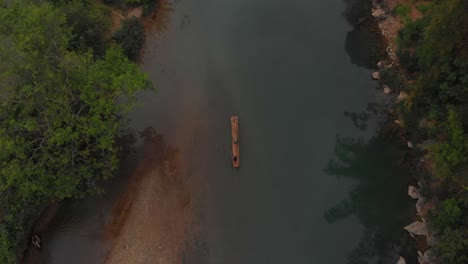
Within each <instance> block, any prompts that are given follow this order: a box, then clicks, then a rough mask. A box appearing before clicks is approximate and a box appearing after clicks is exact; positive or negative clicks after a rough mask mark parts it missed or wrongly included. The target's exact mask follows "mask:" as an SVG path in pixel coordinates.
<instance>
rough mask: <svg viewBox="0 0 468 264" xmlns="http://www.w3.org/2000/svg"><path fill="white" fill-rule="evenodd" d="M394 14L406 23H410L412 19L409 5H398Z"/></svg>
mask: <svg viewBox="0 0 468 264" xmlns="http://www.w3.org/2000/svg"><path fill="white" fill-rule="evenodd" d="M393 12H395V14H396V15H397V16H399V17H401V18H403V19H404V20H405V21H406V22H409V21H410V20H411V18H410V17H409V13H410V12H411V7H410V6H409V5H403V4H398V5H397V6H395V8H394V9H393Z"/></svg>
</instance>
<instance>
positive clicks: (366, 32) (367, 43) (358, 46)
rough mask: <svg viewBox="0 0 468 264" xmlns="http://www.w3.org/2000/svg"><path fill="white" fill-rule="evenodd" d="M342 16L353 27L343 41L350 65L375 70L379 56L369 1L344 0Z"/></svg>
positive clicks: (377, 40) (375, 29)
mask: <svg viewBox="0 0 468 264" xmlns="http://www.w3.org/2000/svg"><path fill="white" fill-rule="evenodd" d="M344 2H345V3H346V9H345V11H344V12H343V16H344V17H345V18H346V20H347V21H348V22H349V23H350V24H351V25H352V26H353V29H352V30H351V31H350V32H348V34H347V35H346V40H345V50H346V53H348V55H349V56H350V59H351V63H352V64H354V65H357V66H359V67H364V68H367V69H375V68H376V64H377V61H378V57H379V56H380V53H379V50H380V47H379V35H378V34H377V33H376V32H377V23H376V21H375V19H374V18H373V17H372V15H371V7H372V4H371V1H369V0H344Z"/></svg>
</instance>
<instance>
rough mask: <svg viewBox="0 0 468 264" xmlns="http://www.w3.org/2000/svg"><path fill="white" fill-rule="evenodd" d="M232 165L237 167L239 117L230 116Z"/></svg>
mask: <svg viewBox="0 0 468 264" xmlns="http://www.w3.org/2000/svg"><path fill="white" fill-rule="evenodd" d="M231 134H232V136H231V137H232V167H234V168H239V166H240V160H239V117H238V116H231Z"/></svg>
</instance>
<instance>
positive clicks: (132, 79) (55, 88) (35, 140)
mask: <svg viewBox="0 0 468 264" xmlns="http://www.w3.org/2000/svg"><path fill="white" fill-rule="evenodd" d="M95 12H97V11H96V9H95V8H93V7H86V6H84V5H83V3H82V2H78V1H77V2H74V1H68V2H66V3H60V4H52V3H48V2H38V3H29V2H19V1H13V2H12V3H9V4H3V5H1V6H0V21H2V23H0V60H1V61H2V63H1V64H0V164H1V167H0V195H1V196H2V199H1V201H0V263H5V264H8V263H15V261H16V258H17V256H18V255H20V254H21V251H22V248H23V246H24V245H25V244H26V241H27V240H26V238H25V230H27V228H28V226H29V225H30V224H31V219H32V218H33V217H34V216H35V215H37V213H38V210H39V209H40V207H41V206H42V205H43V204H45V203H48V202H50V201H53V200H61V199H64V198H68V197H82V196H84V195H87V194H90V193H96V192H99V191H100V183H102V181H103V180H105V179H107V178H109V177H110V176H111V175H112V173H113V171H114V170H115V169H116V166H117V164H118V158H117V153H118V150H119V146H118V145H117V144H116V139H117V138H118V137H119V135H120V134H121V128H122V126H123V125H124V119H123V118H122V116H123V115H124V114H125V113H126V112H127V111H129V110H130V109H131V108H132V107H133V106H134V104H135V93H136V92H138V91H140V90H143V89H148V88H150V87H151V86H150V85H149V82H148V80H147V77H146V76H145V74H143V73H142V72H141V71H140V70H139V68H138V66H137V65H135V64H134V63H132V62H131V61H129V60H128V58H127V57H126V56H125V55H124V54H123V51H122V50H121V49H120V47H118V46H116V45H112V44H106V45H104V44H102V43H101V44H102V45H101V44H99V45H97V44H96V43H95V42H94V40H96V39H99V40H100V41H104V39H103V38H102V33H103V32H105V31H106V30H107V26H108V24H106V22H105V21H106V20H105V19H104V18H102V19H101V18H99V19H98V20H100V21H101V22H102V23H101V24H99V25H95V24H93V23H91V22H92V21H95V20H96V19H97V18H96V17H95ZM99 12H100V11H99ZM77 13H79V14H81V15H82V18H81V19H83V21H80V20H79V19H78V17H79V15H78V14H77ZM90 21H91V22H90ZM93 43H94V44H93ZM95 44H96V45H95ZM96 47H98V49H102V50H101V51H100V52H98V53H96V52H94V51H95V49H96ZM97 55H99V56H97Z"/></svg>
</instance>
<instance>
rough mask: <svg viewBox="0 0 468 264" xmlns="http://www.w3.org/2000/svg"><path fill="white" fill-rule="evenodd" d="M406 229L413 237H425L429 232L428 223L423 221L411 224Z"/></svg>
mask: <svg viewBox="0 0 468 264" xmlns="http://www.w3.org/2000/svg"><path fill="white" fill-rule="evenodd" d="M404 229H405V230H406V231H408V232H409V233H410V235H411V236H415V235H416V236H425V235H427V232H428V231H427V225H426V223H424V222H421V221H416V222H414V223H412V224H409V225H407V226H405V227H404Z"/></svg>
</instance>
